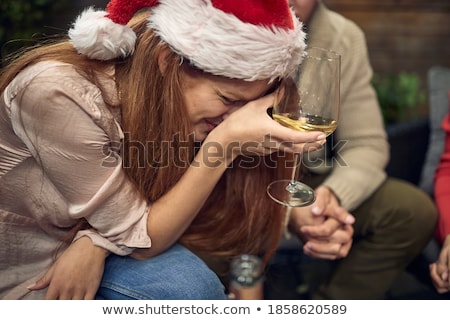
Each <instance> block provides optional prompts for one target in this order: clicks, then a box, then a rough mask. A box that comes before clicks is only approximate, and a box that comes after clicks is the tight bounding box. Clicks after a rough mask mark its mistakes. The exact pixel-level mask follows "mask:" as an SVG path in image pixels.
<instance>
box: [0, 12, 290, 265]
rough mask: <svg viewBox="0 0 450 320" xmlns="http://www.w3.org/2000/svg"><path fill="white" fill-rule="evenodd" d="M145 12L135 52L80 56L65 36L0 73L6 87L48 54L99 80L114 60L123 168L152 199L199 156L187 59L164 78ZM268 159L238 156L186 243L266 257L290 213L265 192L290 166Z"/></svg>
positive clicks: (173, 63) (138, 20)
mask: <svg viewBox="0 0 450 320" xmlns="http://www.w3.org/2000/svg"><path fill="white" fill-rule="evenodd" d="M146 17H147V15H146V14H140V15H137V16H136V17H135V18H134V19H132V21H130V24H129V25H130V26H131V27H132V28H133V30H134V31H135V32H136V34H137V37H138V38H137V43H136V50H135V52H134V54H133V55H132V56H130V57H128V58H125V59H123V60H119V59H118V60H115V61H109V62H100V61H94V60H90V59H88V58H86V57H84V56H82V55H79V54H78V53H77V52H76V51H75V50H74V49H73V47H72V46H71V44H70V43H69V42H68V41H67V40H64V41H62V42H60V43H56V44H52V45H46V46H43V47H41V48H37V49H35V50H32V51H29V52H28V53H26V54H24V55H22V56H21V57H20V59H17V60H15V61H14V62H12V63H11V64H9V66H8V67H7V68H5V69H4V70H3V72H2V75H1V77H0V92H1V91H3V90H4V89H5V87H6V86H7V84H8V83H9V82H10V81H12V79H13V78H14V77H15V76H16V75H17V74H18V73H19V72H20V71H21V70H23V69H24V68H25V67H26V66H28V65H30V64H33V63H36V62H38V61H42V60H59V61H62V62H66V63H70V64H73V65H75V66H76V67H77V69H78V70H79V72H80V73H82V74H84V75H85V76H86V77H88V78H89V79H90V80H91V81H92V82H94V83H96V84H98V85H99V83H100V81H98V79H99V76H100V75H105V73H104V72H103V70H105V69H104V68H105V67H107V66H110V65H111V64H114V65H115V68H116V74H115V76H116V79H115V80H116V83H117V87H118V92H119V94H120V99H121V104H120V108H121V114H122V126H123V131H124V133H125V136H126V139H125V143H124V148H123V154H122V156H123V159H124V170H125V171H126V172H127V175H128V176H129V178H130V179H131V181H133V182H134V184H135V185H136V187H137V188H138V190H140V192H141V194H142V195H143V197H145V198H146V199H148V201H150V202H152V201H155V200H157V199H158V198H159V197H161V196H162V195H163V194H164V193H166V192H167V191H168V190H169V189H170V188H171V187H172V186H173V185H174V184H176V183H177V181H178V180H179V179H180V178H181V176H182V175H183V173H184V172H185V171H186V170H187V168H188V166H189V163H190V162H191V161H192V159H193V157H194V155H195V150H196V145H195V144H194V142H193V141H192V138H191V135H190V133H191V132H192V128H191V124H190V123H189V121H188V116H187V111H186V108H185V103H184V99H183V91H182V88H183V83H182V82H181V79H180V73H181V68H183V65H184V64H183V59H182V58H181V57H180V56H178V55H177V54H175V53H172V54H170V55H169V56H168V57H167V62H168V63H167V65H168V69H167V70H166V72H165V74H164V76H163V75H162V74H161V72H160V70H159V65H158V56H159V54H160V52H161V50H163V48H164V46H166V44H164V43H162V42H161V40H160V39H159V38H158V36H156V35H155V34H154V33H153V31H152V30H151V29H149V28H148V27H147V20H146ZM100 89H102V88H101V87H100ZM269 158H270V157H269V156H267V157H259V156H255V157H254V158H253V162H250V164H249V161H248V160H249V159H248V158H246V159H245V160H246V161H242V160H243V159H242V158H238V159H236V161H235V162H234V163H233V166H232V168H229V169H228V170H227V171H226V172H225V174H224V175H223V177H222V178H221V180H220V181H219V183H218V184H217V186H216V187H215V189H214V190H213V192H212V194H211V196H210V197H209V199H208V200H207V202H206V203H205V205H204V207H203V208H202V209H201V211H200V212H199V214H198V215H197V217H196V218H195V220H194V221H193V223H192V225H191V226H190V227H189V228H188V230H187V231H186V232H185V234H184V235H183V236H182V238H181V242H182V243H183V244H185V245H186V246H188V247H190V248H191V249H194V250H196V251H198V252H204V253H207V254H213V255H219V256H227V257H232V256H235V255H238V254H242V253H250V254H263V255H264V260H266V261H267V260H268V259H269V258H270V256H271V255H272V254H273V252H274V250H276V248H277V246H278V243H279V240H280V237H281V235H282V231H283V221H284V211H285V208H283V207H281V206H280V205H278V204H276V203H275V202H273V201H272V200H270V199H269V197H268V196H267V195H266V186H267V184H268V183H269V182H270V181H272V180H273V179H275V178H276V177H277V176H278V177H279V176H280V175H281V174H283V173H284V171H285V170H284V166H282V165H280V163H281V161H280V162H278V160H275V161H272V160H271V159H269ZM267 163H271V164H272V166H273V168H269V167H268V165H267Z"/></svg>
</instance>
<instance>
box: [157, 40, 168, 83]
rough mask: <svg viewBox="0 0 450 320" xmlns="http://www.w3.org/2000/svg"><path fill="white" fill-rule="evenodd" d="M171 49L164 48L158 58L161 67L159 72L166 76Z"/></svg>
mask: <svg viewBox="0 0 450 320" xmlns="http://www.w3.org/2000/svg"><path fill="white" fill-rule="evenodd" d="M169 53H170V49H169V47H167V46H164V47H163V48H162V49H161V51H160V52H159V56H158V65H159V71H160V72H161V74H162V75H163V76H164V75H165V74H166V70H167V65H168V62H167V57H168V56H169Z"/></svg>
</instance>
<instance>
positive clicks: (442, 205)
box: [434, 91, 450, 242]
mask: <svg viewBox="0 0 450 320" xmlns="http://www.w3.org/2000/svg"><path fill="white" fill-rule="evenodd" d="M449 99H450V91H449ZM442 129H443V130H444V131H445V134H446V136H445V146H444V152H443V154H442V156H441V160H440V163H439V165H438V167H437V169H436V174H435V185H434V197H435V200H436V205H437V207H438V210H439V223H438V230H437V232H438V238H439V240H440V241H441V242H443V241H444V239H445V237H446V236H447V235H449V234H450V108H449V114H447V116H446V117H445V118H444V120H443V121H442Z"/></svg>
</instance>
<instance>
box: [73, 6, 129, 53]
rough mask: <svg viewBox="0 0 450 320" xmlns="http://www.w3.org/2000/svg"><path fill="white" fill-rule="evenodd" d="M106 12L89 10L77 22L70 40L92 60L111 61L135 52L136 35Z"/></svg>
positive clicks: (80, 51)
mask: <svg viewBox="0 0 450 320" xmlns="http://www.w3.org/2000/svg"><path fill="white" fill-rule="evenodd" d="M107 15H108V13H107V12H106V11H95V10H94V9H93V8H88V9H86V10H85V11H84V12H82V13H81V14H80V15H79V16H78V18H77V19H76V20H75V22H74V24H73V26H72V28H71V29H70V30H69V38H70V42H71V43H72V45H73V46H74V47H75V49H76V50H77V51H78V52H79V53H81V54H83V55H86V56H87V57H89V58H91V59H97V60H110V59H115V58H118V57H126V56H128V55H130V54H132V53H133V52H134V45H135V42H136V34H135V33H134V31H133V30H132V29H131V28H129V27H128V26H126V25H122V24H118V23H115V22H114V21H112V20H111V19H110V18H109V17H107Z"/></svg>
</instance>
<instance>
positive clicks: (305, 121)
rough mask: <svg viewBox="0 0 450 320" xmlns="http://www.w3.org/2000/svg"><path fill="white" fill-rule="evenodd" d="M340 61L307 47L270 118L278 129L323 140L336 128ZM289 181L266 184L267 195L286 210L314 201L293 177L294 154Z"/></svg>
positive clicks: (331, 54)
mask: <svg viewBox="0 0 450 320" xmlns="http://www.w3.org/2000/svg"><path fill="white" fill-rule="evenodd" d="M340 71H341V57H340V55H339V54H337V53H336V52H333V51H330V50H326V49H322V48H317V47H311V48H308V49H307V50H306V52H305V58H304V60H303V62H302V63H301V65H300V66H299V68H298V70H296V71H295V74H294V77H293V78H292V79H290V78H289V79H286V80H285V81H284V83H283V86H284V89H285V90H284V96H283V97H282V98H281V99H280V100H279V101H278V102H277V103H276V104H275V105H274V107H273V110H272V117H273V119H274V120H275V121H277V122H278V123H280V124H281V125H283V126H285V127H288V128H291V129H294V130H297V131H321V132H323V133H325V134H326V135H327V136H329V135H330V134H332V133H333V132H334V130H336V127H337V125H338V118H339V94H340ZM295 160H296V161H295V164H296V165H295V167H294V170H293V172H292V176H291V179H290V180H277V181H274V182H272V183H270V184H269V186H268V187H267V193H268V194H269V196H270V197H271V198H272V199H273V200H275V201H276V202H278V203H280V204H283V205H285V206H288V207H303V206H307V205H310V204H312V203H313V202H314V201H315V193H314V190H313V189H312V188H311V187H309V186H307V185H306V184H304V183H301V182H299V181H296V179H295V177H296V176H297V172H298V171H299V168H300V165H301V156H300V155H299V154H295Z"/></svg>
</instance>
